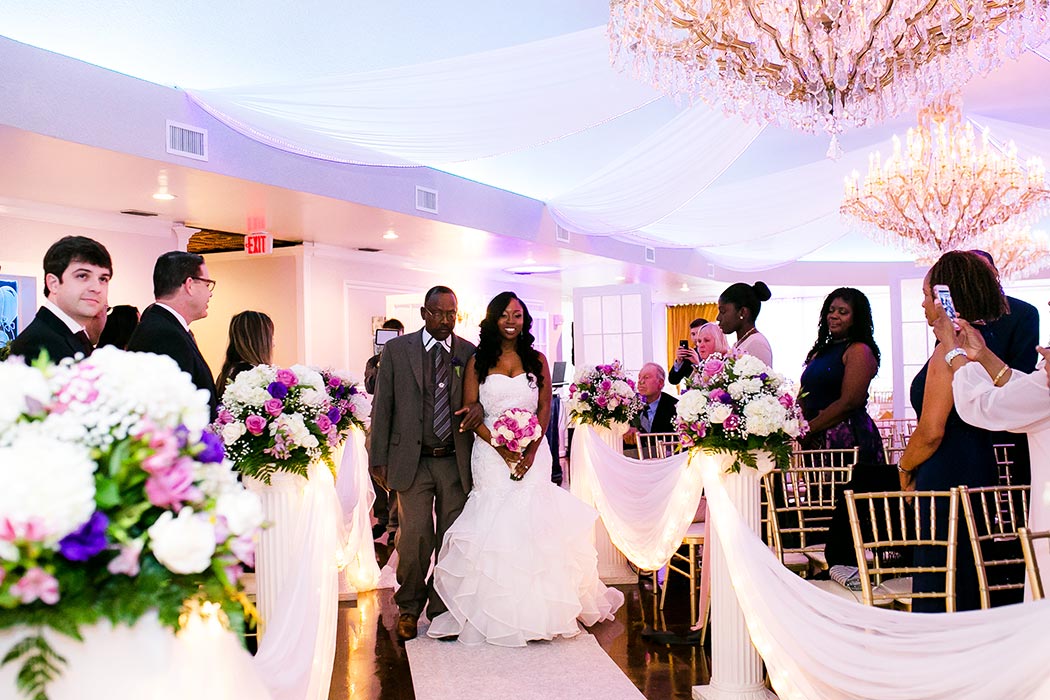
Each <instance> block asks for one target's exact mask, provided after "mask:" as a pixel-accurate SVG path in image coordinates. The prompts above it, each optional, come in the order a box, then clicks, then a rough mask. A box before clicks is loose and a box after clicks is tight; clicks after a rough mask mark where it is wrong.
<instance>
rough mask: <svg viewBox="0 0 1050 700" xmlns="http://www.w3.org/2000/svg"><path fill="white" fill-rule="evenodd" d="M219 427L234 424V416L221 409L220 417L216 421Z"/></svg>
mask: <svg viewBox="0 0 1050 700" xmlns="http://www.w3.org/2000/svg"><path fill="white" fill-rule="evenodd" d="M216 420H217V421H218V423H219V425H226V424H227V423H232V422H233V420H234V419H233V414H232V413H230V412H229V411H227V410H226V409H225V408H221V409H219V417H218V418H217V419H216Z"/></svg>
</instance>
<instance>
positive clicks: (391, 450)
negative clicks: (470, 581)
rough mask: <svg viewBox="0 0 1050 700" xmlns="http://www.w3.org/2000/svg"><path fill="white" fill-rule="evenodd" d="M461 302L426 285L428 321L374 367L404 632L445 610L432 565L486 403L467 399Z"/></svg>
mask: <svg viewBox="0 0 1050 700" xmlns="http://www.w3.org/2000/svg"><path fill="white" fill-rule="evenodd" d="M457 310H458V304H457V301H456V295H455V293H454V292H453V291H452V290H451V289H449V288H448V287H441V286H439V287H434V288H432V289H431V290H430V291H428V292H427V293H426V296H425V297H424V300H423V306H422V308H420V310H419V313H420V316H422V318H423V323H424V327H423V328H422V329H420V330H418V331H416V332H415V333H408V334H406V335H402V336H398V337H397V338H391V339H390V340H389V341H388V342H387V343H386V345H384V346H383V355H382V360H381V361H380V363H379V373H378V375H377V376H376V386H375V398H374V399H373V401H372V436H371V445H370V449H369V455H368V457H369V467H370V470H371V472H372V475H373V476H374V477H375V478H376V480H377V481H378V482H379V483H380V484H381V485H382V486H384V487H386V488H388V489H390V490H391V491H392V492H394V491H396V492H397V502H398V508H399V512H400V523H399V528H398V531H397V535H396V538H395V540H394V548H395V549H396V550H397V554H398V563H397V580H398V583H399V584H400V586H401V587H400V588H399V589H398V591H397V593H396V594H395V595H394V600H395V601H396V602H397V607H398V609H399V610H400V616H399V617H398V621H397V635H398V637H400V638H401V639H412V638H414V637H415V636H416V632H417V629H416V627H417V620H418V618H419V616H420V615H421V614H422V613H423V609H424V607H425V608H426V614H427V617H428V618H430V619H431V620H433V619H434V618H435V617H436V616H437V615H439V614H440V613H443V612H445V611H446V610H447V607H446V606H445V603H444V602H443V601H442V600H441V597H440V596H439V595H438V594H437V592H436V591H435V590H434V584H433V579H430V580H428V579H427V573H428V570H429V568H430V559H431V557H432V556H433V554H434V553H435V551H437V549H438V548H440V546H441V541H442V540H443V539H444V537H445V532H446V531H447V530H448V528H449V526H450V525H451V524H452V523H453V522H454V521H455V520H456V518H457V517H459V514H460V512H461V511H462V510H463V506H464V505H466V502H467V494H468V493H470V488H471V484H472V480H471V474H470V452H471V449H472V448H473V444H474V435H473V432H472V431H473V430H474V428H476V427H477V426H478V425H480V424H481V421H482V419H483V418H484V411H483V410H482V408H481V404H479V403H474V404H471V405H469V406H464V405H463V370H464V368H465V367H466V366H467V361H468V360H470V358H471V356H472V355H473V354H474V350H475V348H474V344H473V343H471V342H469V341H466V340H464V339H462V338H460V337H457V336H455V335H453V333H452V330H453V329H454V328H455V327H456V312H457Z"/></svg>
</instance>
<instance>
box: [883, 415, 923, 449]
mask: <svg viewBox="0 0 1050 700" xmlns="http://www.w3.org/2000/svg"><path fill="white" fill-rule="evenodd" d="M917 424H918V421H917V420H916V419H915V418H890V419H885V420H877V421H875V425H876V427H878V429H879V434H880V435H882V439H883V444H884V445H885V443H886V442H888V443H889V446H888V447H887V448H886V449H894V448H904V447H907V445H908V439H909V438H911V434H912V433H913V432H914V431H915V426H916V425H917Z"/></svg>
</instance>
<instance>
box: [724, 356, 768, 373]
mask: <svg viewBox="0 0 1050 700" xmlns="http://www.w3.org/2000/svg"><path fill="white" fill-rule="evenodd" d="M733 371H734V372H736V373H737V375H739V376H741V377H754V376H757V375H759V374H762V373H763V372H765V373H766V374H769V373H770V371H771V370H770V369H769V367H768V366H766V363H765V362H763V361H762V360H760V359H758V358H757V357H755V356H754V355H741V356H740V357H738V358H737V359H736V362H735V363H734V364H733Z"/></svg>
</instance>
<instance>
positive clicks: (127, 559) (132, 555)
mask: <svg viewBox="0 0 1050 700" xmlns="http://www.w3.org/2000/svg"><path fill="white" fill-rule="evenodd" d="M140 554H142V540H134V541H133V542H132V543H131V544H125V545H121V547H120V554H118V555H117V556H116V557H115V558H114V559H113V560H112V561H111V562H109V564H108V565H107V566H106V569H107V570H109V573H111V574H114V575H116V574H124V575H125V576H132V577H134V576H138V575H139V555H140Z"/></svg>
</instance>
